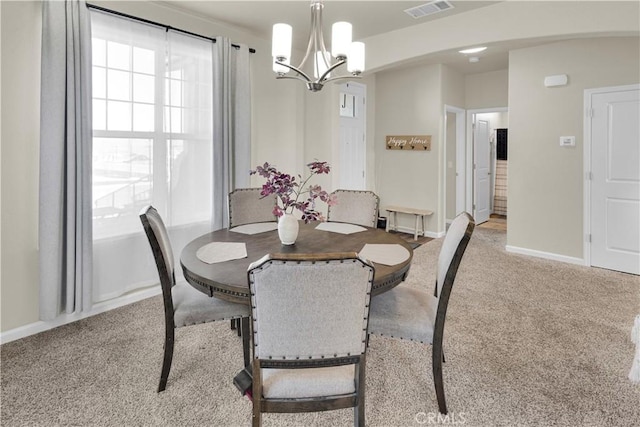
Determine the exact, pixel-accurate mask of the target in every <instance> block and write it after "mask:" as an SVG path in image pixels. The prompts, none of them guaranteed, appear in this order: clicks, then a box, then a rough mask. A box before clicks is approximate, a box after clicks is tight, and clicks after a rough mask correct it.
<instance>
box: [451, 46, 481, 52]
mask: <svg viewBox="0 0 640 427" xmlns="http://www.w3.org/2000/svg"><path fill="white" fill-rule="evenodd" d="M486 49H487V47H486V46H482V47H472V48H471V49H464V50H459V51H458V52H460V53H478V52H482V51H483V50H486Z"/></svg>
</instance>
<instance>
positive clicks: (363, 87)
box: [333, 80, 368, 189]
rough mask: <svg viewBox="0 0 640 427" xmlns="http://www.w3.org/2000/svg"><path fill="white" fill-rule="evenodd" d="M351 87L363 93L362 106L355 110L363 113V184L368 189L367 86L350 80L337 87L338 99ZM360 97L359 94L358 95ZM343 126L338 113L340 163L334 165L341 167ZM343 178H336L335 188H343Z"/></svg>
mask: <svg viewBox="0 0 640 427" xmlns="http://www.w3.org/2000/svg"><path fill="white" fill-rule="evenodd" d="M348 85H349V86H352V87H355V88H357V89H356V90H355V91H353V92H359V91H360V90H361V91H362V105H357V106H356V105H354V108H356V109H358V111H360V112H361V115H360V117H361V119H362V138H363V146H364V152H363V153H362V155H363V165H362V170H363V174H364V175H363V176H362V182H363V189H367V188H368V185H367V182H368V173H367V161H368V158H367V85H366V84H364V83H361V82H355V81H352V80H348V81H346V82H344V83H342V84H340V85H335V87H336V88H338V90H337V94H338V99H339V97H340V93H341V92H346V93H349V88H348ZM358 95H359V93H358ZM341 125H342V116H340V112H339V111H338V138H337V141H338V146H337V151H336V154H337V156H340V157H338V161H337V162H336V161H335V160H334V161H333V163H334V164H336V165H341V164H342V163H341V162H342V158H341V151H340V150H341V146H342V138H341V136H340V127H341ZM341 179H342V178H341V177H340V176H336V181H335V182H334V186H335V188H341V186H340V180H341Z"/></svg>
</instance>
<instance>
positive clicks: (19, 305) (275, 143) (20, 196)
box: [0, 1, 306, 332]
mask: <svg viewBox="0 0 640 427" xmlns="http://www.w3.org/2000/svg"><path fill="white" fill-rule="evenodd" d="M96 3H99V5H101V6H104V7H107V8H110V9H114V10H118V11H121V12H124V13H128V14H131V15H134V16H139V17H142V18H146V19H150V20H153V21H157V22H160V23H164V24H168V25H172V26H174V27H176V28H182V29H185V30H189V31H192V32H195V33H199V34H203V35H208V36H218V35H224V36H227V37H230V38H231V39H232V40H233V41H234V42H237V43H244V44H248V45H249V46H251V47H253V48H255V49H256V50H257V53H256V54H254V55H252V56H251V64H252V72H251V76H252V88H253V104H252V114H253V126H252V164H254V165H255V164H258V163H259V162H264V161H266V160H271V159H274V158H275V159H278V164H279V165H280V166H282V167H283V168H294V167H295V166H296V165H297V164H299V163H300V161H299V159H301V158H302V157H301V156H302V155H301V154H300V152H301V149H300V148H298V147H300V146H301V144H300V141H302V140H303V138H304V133H303V130H304V109H302V108H300V106H301V105H302V103H303V100H304V98H303V96H306V93H305V91H304V90H303V87H302V85H296V84H292V83H291V82H274V78H273V74H272V73H271V72H265V70H271V56H270V55H271V45H270V41H269V40H262V39H259V38H256V37H254V36H250V35H247V34H246V33H244V32H242V31H238V30H237V29H234V28H232V27H229V26H227V25H223V24H219V23H213V22H211V21H208V20H204V19H200V18H196V17H194V16H193V15H190V14H187V13H183V12H182V11H180V10H177V9H174V8H168V7H166V6H164V5H162V4H159V3H149V2H121V1H101V2H96ZM0 8H1V9H0V10H1V14H0V15H1V19H2V28H1V31H2V35H1V43H2V46H1V61H2V72H1V75H2V112H1V116H2V119H1V120H2V123H3V125H4V126H3V127H2V141H1V155H0V159H1V162H2V166H1V169H0V173H1V180H0V182H1V183H2V193H1V203H0V206H1V208H2V211H1V214H0V218H1V222H2V224H1V226H2V247H1V255H2V260H1V263H2V270H1V277H2V281H1V283H0V286H1V288H0V293H1V318H0V322H1V325H0V331H2V332H5V331H8V330H11V329H14V328H17V327H20V326H24V325H28V324H31V323H34V322H37V321H38V310H39V302H38V281H39V274H38V246H37V245H38V164H39V163H38V153H39V126H38V124H39V120H40V118H39V114H40V111H39V105H40V100H39V97H40V37H41V25H42V17H41V3H40V2H28V1H19V2H10V1H0Z"/></svg>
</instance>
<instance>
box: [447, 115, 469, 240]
mask: <svg viewBox="0 0 640 427" xmlns="http://www.w3.org/2000/svg"><path fill="white" fill-rule="evenodd" d="M447 113H452V114H455V115H456V150H455V151H456V153H455V156H456V173H457V174H458V173H459V174H460V176H459V179H456V213H460V212H463V211H468V209H467V204H466V196H465V194H466V191H467V188H466V184H465V183H466V176H465V175H466V166H465V164H466V162H465V161H466V156H465V153H466V150H465V141H466V135H465V117H466V110H464V109H463V108H459V107H454V106H453V105H447V104H445V105H444V126H443V129H444V132H443V133H444V136H443V141H445V144H446V141H447ZM442 151H443V153H444V156H443V158H444V161H443V165H444V167H443V174H442V175H443V178H442V182H443V184H442V185H443V187H442V188H443V194H444V204H443V206H444V215H443V217H444V220H445V223H446V222H447V221H448V220H449V219H453V218H447V150H446V147H445V149H443V150H442ZM445 228H446V227H445Z"/></svg>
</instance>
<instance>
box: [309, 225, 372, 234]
mask: <svg viewBox="0 0 640 427" xmlns="http://www.w3.org/2000/svg"><path fill="white" fill-rule="evenodd" d="M316 230H322V231H331V232H332V233H340V234H353V233H359V232H360V231H366V228H364V227H360V226H359V225H355V224H345V223H343V222H321V223H320V224H318V226H317V227H316Z"/></svg>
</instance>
